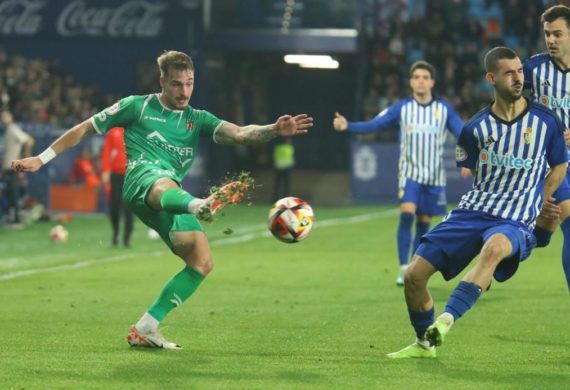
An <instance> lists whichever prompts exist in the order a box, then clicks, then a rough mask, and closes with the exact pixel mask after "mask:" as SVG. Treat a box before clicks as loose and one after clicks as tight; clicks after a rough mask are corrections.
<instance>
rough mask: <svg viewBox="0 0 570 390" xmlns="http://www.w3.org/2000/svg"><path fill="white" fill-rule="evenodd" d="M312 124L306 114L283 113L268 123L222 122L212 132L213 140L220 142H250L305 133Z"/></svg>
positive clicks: (311, 119)
mask: <svg viewBox="0 0 570 390" xmlns="http://www.w3.org/2000/svg"><path fill="white" fill-rule="evenodd" d="M312 126H313V118H311V117H309V116H308V115H306V114H300V115H296V116H291V115H284V116H281V117H279V119H277V121H276V122H275V123H272V124H269V125H263V126H261V125H247V126H238V125H236V124H234V123H231V122H225V121H224V122H222V123H221V124H220V127H219V128H218V129H217V130H216V132H215V133H214V140H215V141H216V142H217V143H220V144H252V143H261V142H267V141H270V140H272V139H273V138H275V137H277V136H283V137H290V136H296V135H302V134H306V133H307V132H308V131H309V130H308V129H309V128H310V127H312Z"/></svg>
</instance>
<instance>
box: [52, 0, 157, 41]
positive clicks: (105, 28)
mask: <svg viewBox="0 0 570 390" xmlns="http://www.w3.org/2000/svg"><path fill="white" fill-rule="evenodd" d="M165 8H166V5H164V4H162V3H151V2H148V1H144V0H133V1H127V2H125V3H123V4H121V5H120V6H118V7H115V8H112V7H100V8H97V7H89V6H88V5H87V3H86V2H85V1H84V0H77V1H73V2H71V3H70V4H69V5H67V7H65V8H64V9H63V10H62V11H61V14H60V15H59V17H58V19H57V31H58V33H59V34H60V35H62V36H64V37H73V36H77V35H89V36H94V37H99V36H109V37H127V38H128V37H138V38H149V37H156V36H158V35H159V33H160V30H161V28H162V25H163V22H164V20H163V18H162V16H161V15H160V13H161V12H162V11H164V9H165Z"/></svg>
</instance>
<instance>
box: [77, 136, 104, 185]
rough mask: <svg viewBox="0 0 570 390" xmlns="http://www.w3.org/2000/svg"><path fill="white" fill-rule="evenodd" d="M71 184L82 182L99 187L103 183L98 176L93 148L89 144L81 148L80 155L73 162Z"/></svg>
mask: <svg viewBox="0 0 570 390" xmlns="http://www.w3.org/2000/svg"><path fill="white" fill-rule="evenodd" d="M71 184H80V185H85V186H86V187H97V186H99V184H101V180H100V179H99V176H97V170H96V169H95V164H93V154H92V153H91V148H90V147H88V146H85V147H83V148H82V149H81V151H80V152H79V156H78V157H77V159H76V160H75V162H74V163H73V168H72V170H71Z"/></svg>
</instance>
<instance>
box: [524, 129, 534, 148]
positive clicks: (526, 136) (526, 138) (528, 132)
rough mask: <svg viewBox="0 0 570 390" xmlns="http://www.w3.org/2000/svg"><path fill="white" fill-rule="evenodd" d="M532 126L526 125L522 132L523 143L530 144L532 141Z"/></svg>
mask: <svg viewBox="0 0 570 390" xmlns="http://www.w3.org/2000/svg"><path fill="white" fill-rule="evenodd" d="M532 131H533V130H532V127H527V128H526V130H525V131H524V133H523V139H524V142H525V144H527V145H528V144H530V142H531V141H532Z"/></svg>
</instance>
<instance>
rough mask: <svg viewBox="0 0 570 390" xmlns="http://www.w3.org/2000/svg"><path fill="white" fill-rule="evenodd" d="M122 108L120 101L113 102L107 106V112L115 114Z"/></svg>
mask: <svg viewBox="0 0 570 390" xmlns="http://www.w3.org/2000/svg"><path fill="white" fill-rule="evenodd" d="M120 109H121V105H120V104H119V102H117V103H115V104H113V105H112V106H111V107H109V108H107V110H106V111H107V114H109V115H115V114H116V113H117V112H119V110H120Z"/></svg>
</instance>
